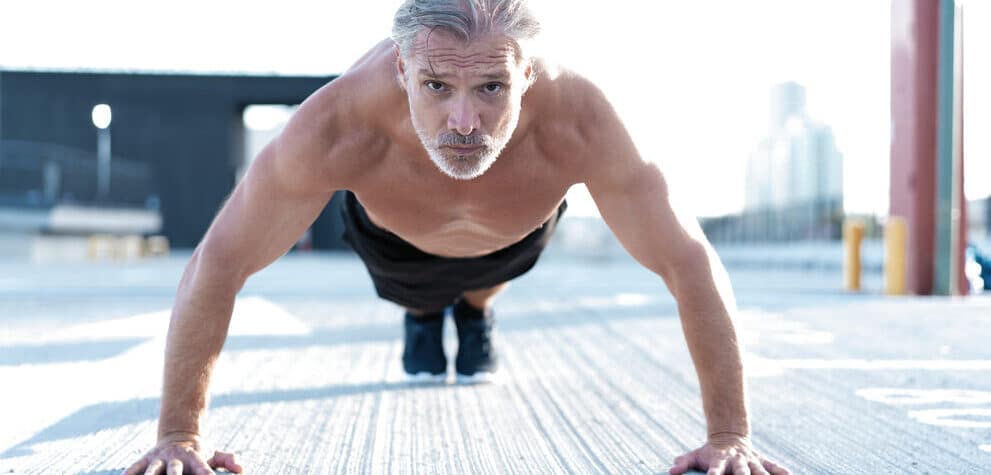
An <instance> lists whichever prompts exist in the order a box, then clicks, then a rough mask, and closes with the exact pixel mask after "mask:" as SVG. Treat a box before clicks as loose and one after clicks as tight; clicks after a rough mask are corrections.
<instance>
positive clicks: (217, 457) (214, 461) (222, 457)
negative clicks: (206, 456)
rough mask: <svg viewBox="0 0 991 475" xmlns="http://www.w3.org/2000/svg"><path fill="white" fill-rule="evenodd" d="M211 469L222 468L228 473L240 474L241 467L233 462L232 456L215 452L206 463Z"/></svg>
mask: <svg viewBox="0 0 991 475" xmlns="http://www.w3.org/2000/svg"><path fill="white" fill-rule="evenodd" d="M206 463H207V464H209V465H210V466H211V467H213V468H223V469H225V470H227V471H228V472H234V473H241V471H242V469H241V466H240V465H238V464H237V462H235V461H234V454H230V453H227V452H221V451H219V450H218V451H216V452H214V453H213V457H210V460H207V461H206Z"/></svg>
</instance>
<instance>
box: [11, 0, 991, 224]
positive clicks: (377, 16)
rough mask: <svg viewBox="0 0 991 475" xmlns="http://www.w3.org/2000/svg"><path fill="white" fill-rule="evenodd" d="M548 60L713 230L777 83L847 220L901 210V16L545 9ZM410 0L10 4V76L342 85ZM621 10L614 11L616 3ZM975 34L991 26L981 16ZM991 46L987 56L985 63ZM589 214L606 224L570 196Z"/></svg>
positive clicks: (982, 56) (847, 11) (763, 0)
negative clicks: (891, 164) (823, 163)
mask: <svg viewBox="0 0 991 475" xmlns="http://www.w3.org/2000/svg"><path fill="white" fill-rule="evenodd" d="M534 2H535V4H536V7H537V8H538V10H540V11H541V12H542V13H543V14H544V23H545V31H546V34H545V42H546V47H547V54H548V55H552V56H554V57H556V58H560V60H561V61H562V62H563V63H564V64H566V65H569V66H571V67H573V68H575V69H577V70H579V71H581V72H583V73H585V74H587V75H588V76H590V77H591V78H592V79H594V80H596V81H598V82H599V83H600V85H601V86H602V87H603V88H604V89H605V90H606V92H607V93H608V94H609V95H610V97H611V98H612V100H613V102H614V103H615V105H616V107H617V109H618V110H619V111H620V112H621V113H622V114H623V117H624V118H625V120H626V122H627V126H628V127H629V128H630V130H631V132H632V134H633V136H634V138H635V139H636V140H637V142H638V144H639V146H640V150H641V152H642V153H643V154H644V155H645V156H647V157H649V158H650V159H652V160H656V161H657V162H658V163H660V164H661V165H662V167H663V168H664V169H665V170H666V172H667V174H668V175H669V179H670V181H671V182H672V184H673V186H674V189H675V190H676V192H677V193H678V194H679V195H680V196H681V197H682V198H683V199H684V200H685V201H686V202H687V203H690V204H692V205H694V206H693V207H694V210H695V211H696V212H697V213H698V214H700V215H717V214H724V213H729V212H734V211H737V210H739V209H741V208H742V206H743V184H744V183H743V181H744V170H745V161H746V157H747V156H748V154H749V152H750V151H751V150H752V149H753V147H754V145H755V144H756V143H757V141H758V140H759V139H760V138H761V136H762V134H763V133H764V131H765V130H766V123H767V103H768V99H767V94H768V92H767V91H768V88H769V87H770V86H771V84H773V83H776V82H780V81H786V80H797V81H799V82H800V83H802V84H804V85H805V86H806V87H807V90H808V106H809V107H808V108H809V113H810V115H811V116H812V117H813V118H815V119H818V120H821V121H823V122H825V123H827V124H829V125H831V126H832V127H833V129H834V132H835V134H836V137H837V141H838V146H839V148H840V150H841V152H842V153H843V154H844V159H845V163H844V167H845V170H844V175H845V178H844V182H845V190H844V191H845V194H846V204H845V207H846V209H847V210H848V211H852V212H876V213H878V214H885V213H886V211H887V206H888V203H887V201H888V187H887V183H888V175H887V173H888V172H887V168H888V160H889V156H888V147H889V137H890V127H889V101H890V99H889V95H890V91H889V84H890V74H889V64H890V33H889V28H890V21H889V12H890V4H889V2H888V1H881V0H869V1H865V0H747V1H739V0H708V1H684V0H678V1H673V0H672V1H669V0H611V1H609V2H593V1H587V0H586V1H582V0H534ZM398 4H399V1H398V0H388V1H385V0H377V1H367V2H358V1H348V2H343V1H334V0H320V1H308V0H283V1H281V2H278V3H275V2H246V1H238V2H233V1H209V2H204V1H193V0H170V1H168V2H156V3H154V4H152V3H147V2H135V1H133V0H127V1H125V0H91V1H87V2H77V1H56V0H33V1H31V2H17V4H16V5H11V4H10V3H6V4H3V5H0V67H6V68H21V67H33V68H58V69H74V68H85V69H113V70H120V69H123V70H155V71H162V70H170V71H194V72H217V71H225V72H247V73H278V74H317V75H327V74H334V73H339V72H341V71H343V70H344V69H345V68H347V66H349V65H350V64H351V62H352V61H354V60H355V59H356V58H357V57H358V56H360V55H361V54H362V53H363V52H364V51H366V50H367V49H368V48H369V47H370V46H371V45H372V44H374V43H375V42H377V41H378V40H380V39H382V38H384V37H386V36H387V35H388V33H389V27H390V23H391V18H392V14H393V12H394V10H395V8H396V6H397V5H398ZM603 5H607V7H605V6H603ZM966 6H967V8H968V10H967V15H968V16H967V17H966V18H967V22H968V25H977V24H983V25H987V24H991V23H989V20H991V2H987V1H972V0H971V1H969V3H968V4H967V5H966ZM966 34H967V38H966V43H965V44H966V45H967V48H968V49H967V62H966V67H967V85H966V95H965V100H966V105H965V107H966V114H967V116H966V118H965V124H966V128H967V129H966V130H967V131H968V135H967V142H966V145H965V146H966V147H967V150H966V152H965V154H966V157H967V178H968V179H969V181H968V186H967V194H968V196H969V197H970V198H971V199H973V198H977V197H979V196H985V195H988V194H991V180H984V182H983V183H982V182H979V181H978V180H976V179H975V177H989V176H991V134H987V133H983V132H980V131H981V130H987V129H988V127H989V126H991V106H987V105H985V106H982V107H983V109H981V108H979V107H976V105H978V104H991V30H989V29H987V28H978V27H976V26H971V27H969V28H967V29H966ZM982 49H983V51H982ZM572 201H573V206H572V209H573V210H574V211H575V212H576V213H577V214H582V213H594V209H592V206H591V205H590V203H588V202H587V199H583V198H582V197H581V196H577V195H576V196H574V197H573V198H572Z"/></svg>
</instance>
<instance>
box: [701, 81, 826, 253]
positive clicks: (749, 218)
mask: <svg viewBox="0 0 991 475" xmlns="http://www.w3.org/2000/svg"><path fill="white" fill-rule="evenodd" d="M805 104H806V91H805V87H803V86H802V85H801V84H798V83H797V82H785V83H781V84H777V85H775V86H774V87H773V88H772V89H771V92H770V108H769V114H768V117H769V122H768V131H767V135H766V136H765V137H764V138H763V139H761V140H760V142H759V144H758V145H757V147H756V149H755V150H754V151H753V153H751V155H750V157H749V158H748V160H747V167H746V175H745V176H744V177H743V179H744V180H745V182H746V186H745V188H744V193H745V198H744V208H743V211H742V212H741V213H740V214H734V215H729V216H724V217H720V218H715V219H708V220H705V221H704V223H705V224H704V228H705V230H706V233H707V234H708V235H709V237H710V239H712V240H714V241H720V242H740V241H781V240H804V239H838V238H839V237H840V231H841V228H842V223H843V217H844V214H843V155H842V154H841V153H840V151H839V150H838V149H837V146H836V139H835V137H834V136H833V131H832V129H831V128H830V127H829V126H828V125H826V124H823V123H821V122H818V121H816V120H814V119H812V118H811V117H809V115H808V113H807V112H806V108H805Z"/></svg>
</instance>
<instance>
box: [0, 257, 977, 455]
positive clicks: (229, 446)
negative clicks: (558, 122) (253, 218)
mask: <svg viewBox="0 0 991 475" xmlns="http://www.w3.org/2000/svg"><path fill="white" fill-rule="evenodd" d="M184 263H185V260H184V257H183V256H176V257H173V258H169V259H165V260H157V261H145V262H142V263H137V264H100V265H82V264H75V265H31V264H22V263H18V262H14V261H10V262H3V263H0V269H2V272H0V325H2V326H0V329H2V333H0V394H2V398H3V399H2V401H3V404H2V405H0V474H3V473H18V474H21V473H25V474H27V473H46V474H47V473H55V474H63V473H83V474H90V475H92V474H110V473H118V472H119V471H120V470H122V469H123V468H124V467H126V466H127V465H129V464H130V463H131V462H132V461H134V460H135V459H136V458H137V457H139V456H140V455H141V454H142V453H143V452H144V451H146V450H147V449H148V448H150V447H151V446H152V445H153V443H154V438H155V428H156V417H157V414H158V405H159V399H158V398H159V389H160V384H161V383H160V381H161V366H162V350H163V344H164V340H163V335H164V331H165V328H166V325H167V322H168V308H169V307H170V305H171V302H172V297H173V294H174V291H175V285H176V283H177V282H178V277H179V274H180V272H181V270H182V266H183V265H184ZM823 272H825V273H823ZM731 275H732V277H733V279H734V281H735V282H734V283H735V288H736V291H737V297H738V300H739V305H740V308H741V312H740V319H741V322H742V324H743V326H744V328H745V340H746V343H747V353H746V357H747V365H748V371H749V373H748V380H747V381H748V386H749V395H750V402H751V418H752V421H753V432H754V439H755V442H756V444H757V448H758V449H759V450H761V451H763V452H764V453H765V454H767V455H768V456H770V457H771V458H772V459H774V460H777V461H779V462H781V463H783V464H785V465H787V466H789V467H791V468H792V469H793V470H794V472H795V473H934V474H935V473H955V474H956V473H959V474H962V473H988V472H989V469H988V467H989V466H991V349H989V348H988V341H989V340H991V298H988V297H978V298H972V299H967V300H957V299H942V298H931V299H923V298H896V299H889V298H884V297H880V296H878V295H877V289H879V287H880V282H879V279H878V276H868V279H867V282H866V287H867V288H868V290H869V291H868V292H867V293H865V294H860V295H849V294H844V293H842V292H839V291H838V290H837V288H838V287H839V283H840V277H839V275H837V274H835V273H830V271H818V272H817V273H808V272H800V271H785V270H776V271H768V270H760V269H754V268H747V269H741V270H733V269H731ZM497 315H498V317H499V321H500V326H499V331H500V333H499V335H498V338H499V339H498V340H497V342H496V343H497V344H498V345H499V348H500V350H501V356H502V364H503V365H502V368H503V370H502V375H503V378H502V381H501V382H499V383H496V384H490V385H477V386H459V385H455V384H453V383H452V384H444V385H433V386H408V385H406V384H404V383H403V382H402V379H401V368H400V365H399V355H400V352H401V343H400V336H401V327H400V321H401V320H400V311H399V309H398V308H397V307H395V306H393V305H391V304H388V303H384V302H381V301H379V300H377V299H376V298H375V296H374V293H373V291H372V288H371V285H370V283H369V280H368V279H367V276H366V274H365V271H364V268H363V267H362V266H361V264H360V262H358V261H357V260H356V259H355V258H353V257H349V256H345V255H340V256H334V255H331V256H313V255H310V256H296V255H294V256H289V257H286V258H283V259H282V260H280V261H279V262H278V263H276V264H275V265H274V266H272V267H270V268H268V269H266V270H265V271H263V272H262V273H260V274H259V275H257V276H255V277H253V278H252V279H251V281H250V282H249V283H248V285H247V286H246V288H245V289H244V291H243V292H242V293H241V295H240V298H239V301H238V304H237V307H236V310H235V316H234V320H233V324H232V328H231V335H230V337H229V339H228V341H227V344H226V346H225V349H224V352H223V354H222V356H221V358H220V360H219V363H218V366H217V369H216V372H215V377H214V381H213V384H212V386H211V392H212V395H213V396H212V402H211V408H210V411H209V413H208V416H207V418H206V421H205V431H206V434H205V435H206V437H207V439H208V443H209V445H210V446H211V447H216V448H221V449H226V450H230V451H235V452H237V453H238V455H239V457H240V461H241V463H242V464H243V465H244V466H245V467H246V468H247V469H248V470H249V471H250V473H264V474H280V473H286V474H296V473H324V472H334V473H337V472H348V473H354V472H376V473H383V472H385V473H409V472H418V473H437V472H441V473H507V472H510V473H545V472H548V473H551V472H553V473H589V472H608V473H665V472H666V470H667V468H668V467H669V466H670V463H671V462H672V460H673V459H674V457H675V456H676V455H678V454H680V453H681V452H682V451H685V450H688V449H691V448H694V447H696V446H698V445H699V444H701V443H702V442H703V439H704V436H705V428H704V421H703V416H702V409H701V403H700V399H699V392H698V385H697V381H696V378H695V375H694V369H693V367H692V365H691V362H690V359H689V356H688V351H687V348H686V345H685V342H684V338H683V337H682V335H681V329H680V325H679V321H678V318H677V312H676V306H675V303H674V301H673V299H672V298H671V297H670V295H669V294H668V293H667V291H666V290H665V289H664V287H663V284H662V282H661V281H660V279H659V278H657V277H654V276H653V275H652V274H649V273H648V272H646V271H644V270H643V269H641V268H640V267H638V266H637V265H636V264H635V263H633V262H632V261H630V260H627V259H619V260H617V259H610V260H601V261H588V260H581V259H576V258H566V257H563V256H548V257H547V258H546V259H544V260H543V261H542V262H541V263H540V264H539V265H538V266H537V268H536V269H534V271H532V272H531V273H530V274H528V275H526V276H524V277H523V278H522V279H520V280H518V281H517V282H516V283H515V284H514V285H513V286H512V287H511V288H510V290H509V291H508V292H507V293H506V294H505V295H504V296H503V297H502V299H501V300H500V302H499V305H498V306H497ZM447 330H448V331H449V333H448V341H447V343H448V344H449V355H450V354H453V352H454V351H455V348H456V341H455V339H454V335H453V329H452V328H451V325H448V328H447Z"/></svg>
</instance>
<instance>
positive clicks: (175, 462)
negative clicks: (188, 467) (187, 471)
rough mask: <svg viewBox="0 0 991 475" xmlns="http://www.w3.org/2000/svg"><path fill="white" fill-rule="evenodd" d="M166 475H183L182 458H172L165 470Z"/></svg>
mask: <svg viewBox="0 0 991 475" xmlns="http://www.w3.org/2000/svg"><path fill="white" fill-rule="evenodd" d="M165 474H166V475H182V460H179V459H172V460H170V461H169V466H168V468H167V469H166V471H165Z"/></svg>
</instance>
